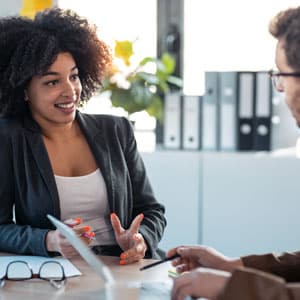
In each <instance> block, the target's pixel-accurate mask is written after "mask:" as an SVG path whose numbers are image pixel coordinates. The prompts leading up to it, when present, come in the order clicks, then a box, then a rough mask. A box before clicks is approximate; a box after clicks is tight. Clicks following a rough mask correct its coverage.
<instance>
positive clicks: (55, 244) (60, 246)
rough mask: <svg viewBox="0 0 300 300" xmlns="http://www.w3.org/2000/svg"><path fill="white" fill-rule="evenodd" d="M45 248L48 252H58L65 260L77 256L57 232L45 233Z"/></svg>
mask: <svg viewBox="0 0 300 300" xmlns="http://www.w3.org/2000/svg"><path fill="white" fill-rule="evenodd" d="M46 247H47V250H48V251H51V252H59V253H60V254H61V255H62V256H64V257H66V258H72V257H74V256H77V255H78V252H77V251H76V250H75V249H74V248H73V246H72V245H71V244H70V243H69V242H68V240H67V239H66V238H65V237H64V236H63V235H62V234H61V233H60V232H59V231H58V229H56V230H52V231H49V232H48V233H47V236H46Z"/></svg>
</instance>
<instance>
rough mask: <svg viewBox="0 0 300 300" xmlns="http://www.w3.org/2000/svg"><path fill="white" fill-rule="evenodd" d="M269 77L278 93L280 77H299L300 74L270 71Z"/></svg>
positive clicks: (279, 90)
mask: <svg viewBox="0 0 300 300" xmlns="http://www.w3.org/2000/svg"><path fill="white" fill-rule="evenodd" d="M269 76H270V77H271V80H272V83H273V86H274V88H275V89H276V90H277V91H278V92H282V87H281V86H280V84H281V80H282V77H300V72H279V71H274V70H270V71H269Z"/></svg>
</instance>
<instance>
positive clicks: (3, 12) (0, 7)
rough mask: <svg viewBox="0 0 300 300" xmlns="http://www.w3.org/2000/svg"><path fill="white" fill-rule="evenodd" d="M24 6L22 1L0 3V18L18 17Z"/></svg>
mask: <svg viewBox="0 0 300 300" xmlns="http://www.w3.org/2000/svg"><path fill="white" fill-rule="evenodd" d="M21 6H22V0H9V1H1V2H0V17H4V16H10V15H18V14H19V12H20V10H21Z"/></svg>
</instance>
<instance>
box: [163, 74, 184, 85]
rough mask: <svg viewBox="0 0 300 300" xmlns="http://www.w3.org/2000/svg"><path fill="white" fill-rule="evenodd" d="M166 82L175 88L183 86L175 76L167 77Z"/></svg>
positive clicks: (181, 81) (180, 80)
mask: <svg viewBox="0 0 300 300" xmlns="http://www.w3.org/2000/svg"><path fill="white" fill-rule="evenodd" d="M167 82H168V83H171V84H173V85H176V86H177V87H182V86H183V80H182V79H181V78H179V77H176V76H169V77H168V79H167Z"/></svg>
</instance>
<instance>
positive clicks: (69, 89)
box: [62, 82, 76, 97]
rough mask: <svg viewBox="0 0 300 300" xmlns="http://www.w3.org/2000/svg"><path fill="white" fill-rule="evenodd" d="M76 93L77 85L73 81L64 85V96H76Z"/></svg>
mask: <svg viewBox="0 0 300 300" xmlns="http://www.w3.org/2000/svg"><path fill="white" fill-rule="evenodd" d="M75 95H76V87H75V86H74V85H73V84H72V82H66V83H65V84H64V87H63V92H62V96H64V97H74V96H75Z"/></svg>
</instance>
